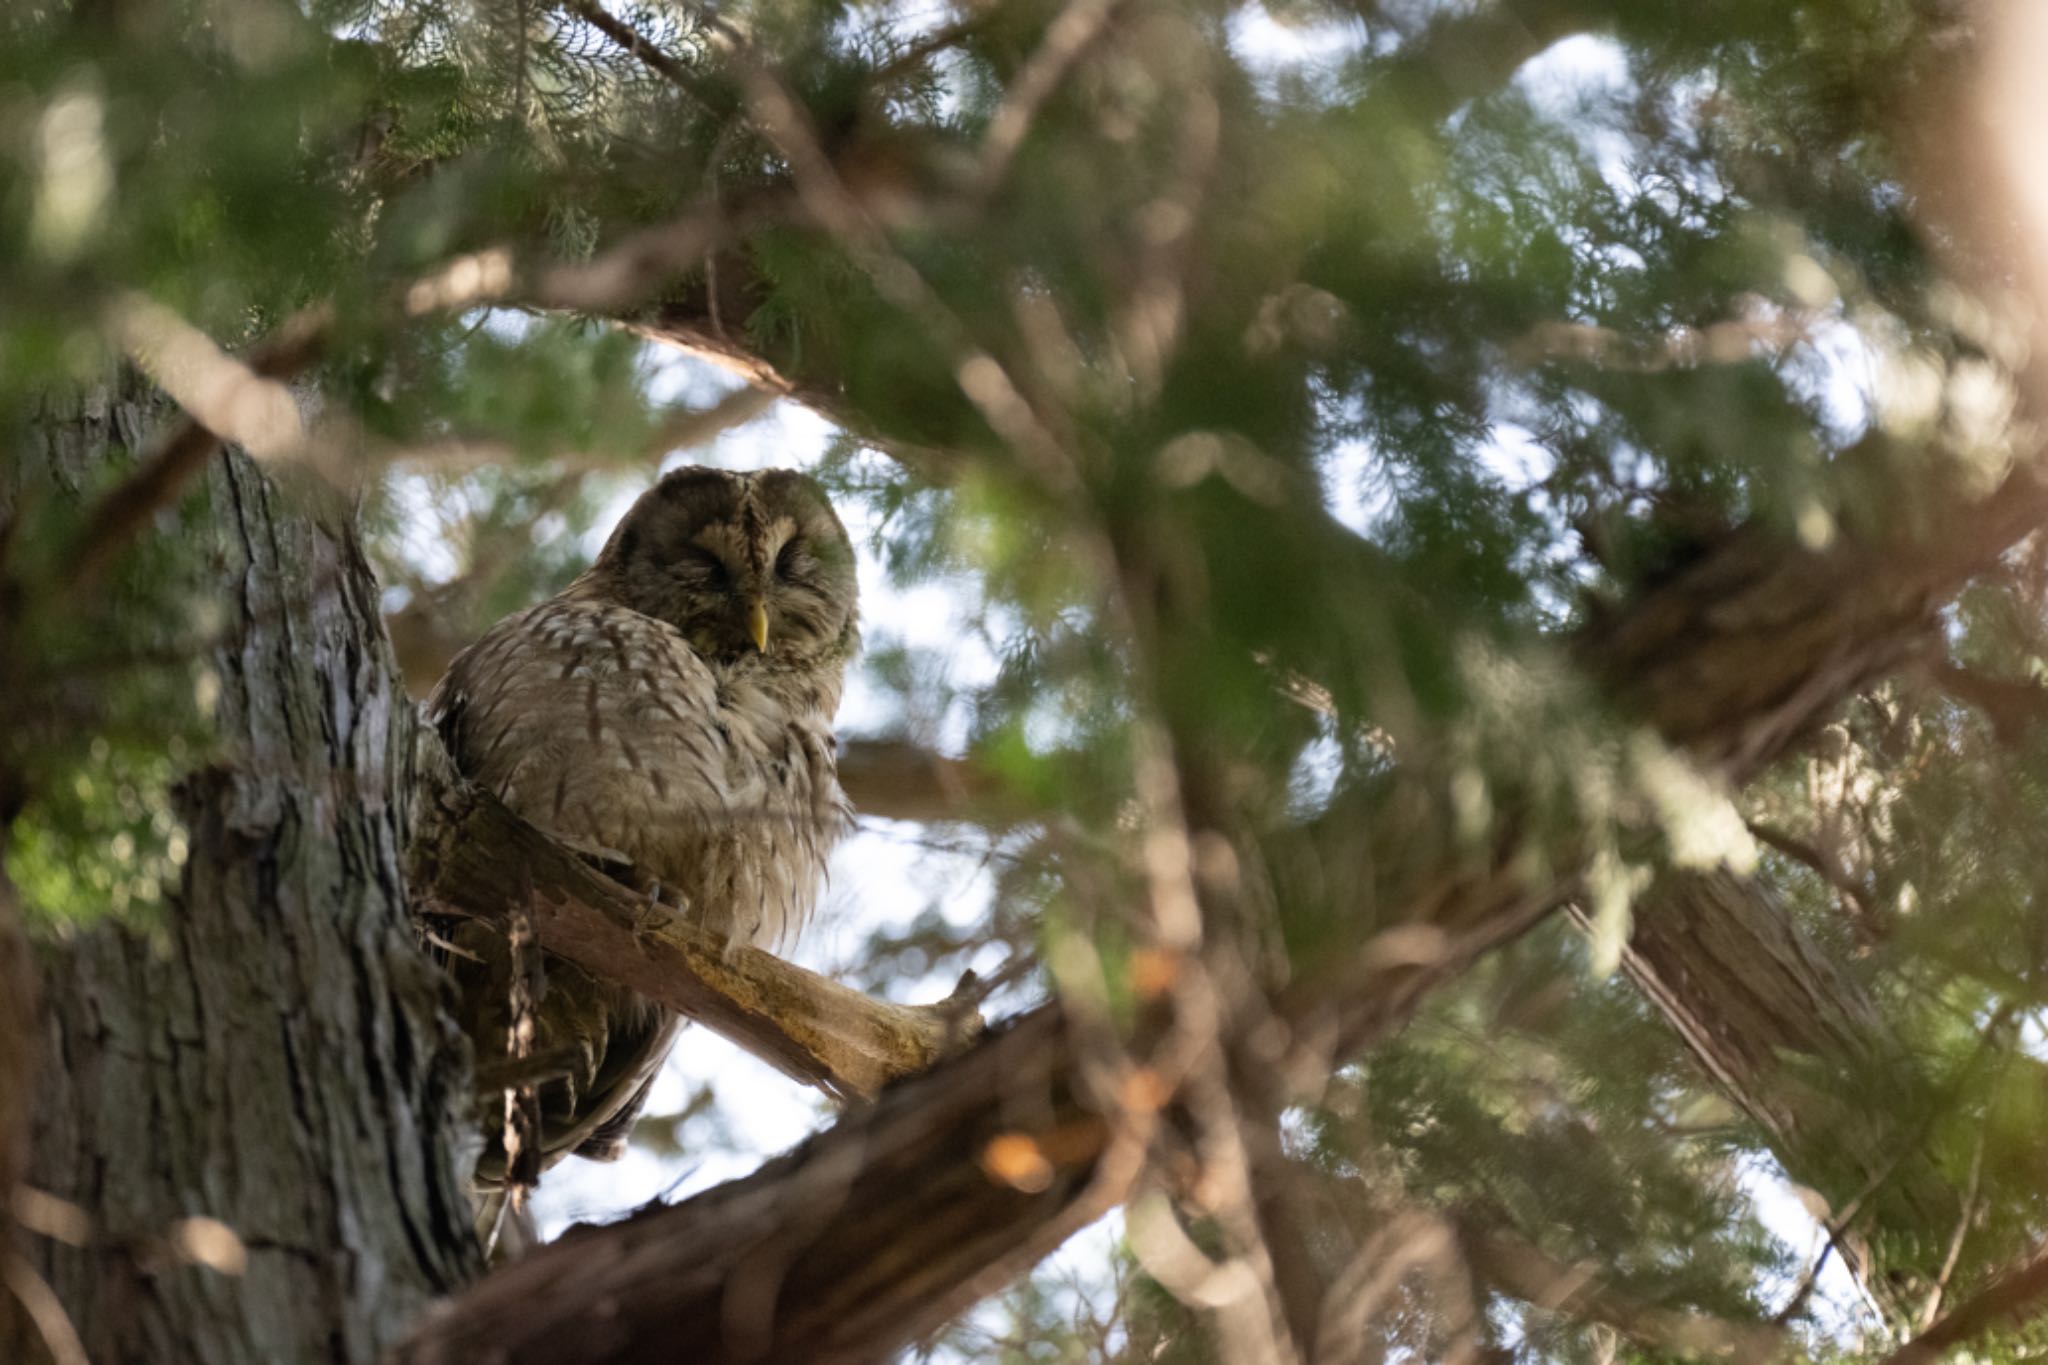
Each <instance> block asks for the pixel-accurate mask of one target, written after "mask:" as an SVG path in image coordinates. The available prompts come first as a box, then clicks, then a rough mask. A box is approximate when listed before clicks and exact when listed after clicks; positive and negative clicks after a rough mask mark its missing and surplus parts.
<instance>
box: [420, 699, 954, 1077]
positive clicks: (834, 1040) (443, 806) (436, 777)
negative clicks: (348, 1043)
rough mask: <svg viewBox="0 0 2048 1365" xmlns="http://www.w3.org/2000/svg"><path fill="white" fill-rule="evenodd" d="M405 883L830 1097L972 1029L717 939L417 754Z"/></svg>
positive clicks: (445, 766) (442, 761)
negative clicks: (526, 930) (528, 929)
mask: <svg viewBox="0 0 2048 1365" xmlns="http://www.w3.org/2000/svg"><path fill="white" fill-rule="evenodd" d="M418 762H419V767H420V774H421V778H420V782H421V785H420V789H419V792H420V794H419V797H418V801H419V806H418V810H417V819H418V826H417V832H416V834H415V836H414V841H413V849H412V860H411V867H410V874H409V875H410V883H411V885H412V887H413V890H414V893H415V894H416V895H418V896H420V897H422V898H424V899H425V900H426V901H427V902H429V908H431V909H432V910H435V911H440V912H444V913H451V914H460V915H469V916H474V917H476V918H479V919H485V920H489V921H491V922H493V923H497V924H500V925H502V924H504V923H506V921H507V917H508V916H509V915H510V913H511V912H513V911H515V910H519V909H522V908H523V909H524V911H525V913H526V915H527V917H528V918H529V920H530V921H531V923H532V927H533V932H534V934H535V936H536V938H537V939H538V941H539V942H540V944H541V946H542V947H544V948H546V949H547V950H548V951H549V952H552V953H557V954H560V955H561V956H563V957H565V958H568V959H569V960H570V961H572V962H575V963H577V964H579V965H581V966H583V967H585V968H588V969H589V970H591V971H593V972H598V973H601V974H602V975H604V976H606V977H608V978H609V979H611V980H614V981H618V982H620V983H622V984H624V985H627V986H630V987H632V988H633V989H634V990H636V991H638V992H639V993H640V994H642V995H644V996H646V997H647V998H648V999H650V1000H656V1001H659V1002H660V1003H662V1004H664V1005H667V1006H669V1007H670V1008H671V1009H675V1010H678V1011H680V1012H681V1013H683V1014H685V1015H687V1016H689V1017H690V1018H692V1019H694V1020H696V1021H697V1022H698V1023H701V1024H703V1025H704V1026H705V1027H706V1028H709V1029H712V1030H713V1031H715V1032H717V1033H719V1034H721V1035H723V1036H724V1037H726V1038H729V1039H731V1040H732V1041H733V1042H735V1043H738V1044H739V1045H740V1046H741V1047H744V1048H745V1049H747V1051H749V1052H751V1053H753V1054H754V1055H755V1056H757V1057H759V1058H761V1059H762V1060H763V1061H765V1062H767V1063H769V1064H770V1065H771V1066H774V1067H776V1068H777V1069H778V1070H780V1071H782V1072H783V1073H785V1074H786V1075H789V1076H792V1077H794V1078H796V1079H797V1080H800V1081H803V1082H804V1083H806V1084H808V1085H815V1086H817V1087H818V1088H820V1089H821V1090H824V1091H825V1092H827V1093H828V1094H831V1095H833V1096H835V1097H837V1098H840V1099H867V1098H872V1097H873V1096H874V1095H875V1094H876V1093H877V1092H879V1091H880V1090H881V1088H882V1087H883V1086H884V1085H885V1084H887V1083H888V1082H889V1081H891V1080H893V1079H895V1078H897V1077H899V1076H904V1075H908V1074H910V1073H912V1072H915V1071H921V1070H923V1069H925V1068H926V1067H928V1066H930V1065H931V1064H932V1063H933V1062H934V1061H936V1060H937V1059H938V1058H939V1057H941V1056H942V1055H944V1054H945V1053H947V1052H948V1051H953V1050H956V1049H957V1046H958V1045H959V1044H960V1043H962V1042H964V1041H965V1040H966V1039H968V1038H970V1037H972V1036H973V1035H974V1034H975V1033H977V1032H979V1030H980V1027H981V1020H980V1016H979V1015H978V1014H976V1013H975V1012H974V1011H973V1009H972V1008H971V1007H970V1006H963V1005H958V1004H955V1003H952V1002H942V1003H940V1004H937V1005H924V1006H907V1005H893V1004H890V1003H888V1002H886V1001H881V1000H876V999H873V998H872V997H870V996H867V995H864V994H862V993H861V992H859V991H856V990H853V989H851V988H850V987H847V986H842V985H840V984H839V983H838V982H836V981H832V980H830V979H829V978H826V977H822V976H819V975H818V974H817V973H816V972H810V971H806V970H805V969H803V968H802V967H798V966H796V965H794V964H793V963H789V962H784V961H783V960H782V959H780V958H778V957H776V956H775V955H774V954H772V953H766V952H763V951H762V950H760V949H758V948H754V947H750V946H743V945H732V946H729V945H727V944H726V943H725V942H724V941H723V940H721V939H720V938H718V937H717V936H716V935H714V934H712V933H710V932H709V931H707V930H705V929H703V928H701V927H699V926H698V925H695V924H692V923H691V922H689V921H688V920H686V919H684V918H682V917H681V916H680V915H678V914H676V913H675V912H673V911H672V910H670V909H668V908H667V907H665V906H662V905H658V904H653V903H650V902H649V901H647V900H646V899H645V898H643V897H641V896H639V895H636V894H635V893H633V892H631V891H628V890H627V889H626V888H625V887H623V886H621V885H619V884H618V883H617V882H614V881H612V880H611V879H610V878H608V877H605V876H604V875H602V874H601V873H599V872H597V871H595V870H594V869H592V868H591V867H590V866H589V865H588V864H587V863H585V862H584V861H583V860H582V859H581V858H579V857H577V856H576V855H575V854H573V853H571V852H570V851H569V850H567V849H565V848H563V847H562V846H561V845H559V844H557V843H555V842H554V841H553V840H552V839H550V838H548V837H547V835H545V834H543V833H541V832H540V831H539V830H537V829H535V828H534V827H533V826H532V825H529V824H527V823H526V822H525V821H524V820H521V819H520V818H519V817H518V816H517V815H514V814H513V813H512V812H511V810H509V809H508V808H507V807H506V806H505V805H504V803H503V802H501V801H499V800H497V799H496V798H495V797H493V796H491V795H490V794H489V793H488V792H485V791H483V790H482V789H480V788H478V787H476V786H474V785H473V784H471V783H469V782H466V781H464V780H463V779H462V778H461V777H459V776H458V775H456V774H455V772H454V771H453V767H452V765H450V764H449V762H448V758H447V753H446V751H445V750H444V749H442V748H441V746H440V743H439V740H438V739H437V738H436V737H434V736H433V735H432V734H431V733H430V732H427V731H422V732H421V736H420V748H419V759H418Z"/></svg>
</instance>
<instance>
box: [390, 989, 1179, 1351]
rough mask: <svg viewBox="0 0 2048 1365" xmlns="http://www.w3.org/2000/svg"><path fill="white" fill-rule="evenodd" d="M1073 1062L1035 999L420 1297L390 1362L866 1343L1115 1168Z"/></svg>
mask: <svg viewBox="0 0 2048 1365" xmlns="http://www.w3.org/2000/svg"><path fill="white" fill-rule="evenodd" d="M1073 1063H1074V1048H1073V1042H1072V1039H1071V1036H1070V1034H1069V1031H1068V1028H1067V1024H1066V1021H1065V1018H1064V1016H1063V1015H1062V1013H1061V1011H1060V1010H1059V1008H1058V1007H1057V1006H1047V1007H1043V1008H1041V1009H1039V1010H1037V1011H1034V1012H1033V1013H1031V1014H1029V1015H1027V1016H1025V1017H1024V1018H1022V1019H1020V1020H1018V1021H1017V1022H1015V1023H1014V1024H1012V1025H1010V1026H1008V1027H1007V1028H1004V1029H1002V1030H1001V1031H999V1032H998V1033H997V1034H995V1035H994V1036H992V1037H990V1038H988V1039H987V1040H985V1041H984V1042H983V1043H981V1044H980V1045H979V1046H977V1047H976V1048H974V1049H973V1050H972V1051H971V1052H969V1053H967V1054H965V1055H963V1056H960V1057H957V1058H954V1059H953V1060H951V1061H948V1062H945V1063H942V1064H941V1065H940V1066H938V1067H937V1068H935V1069H933V1070H932V1071H930V1072H928V1073H926V1074H924V1075H922V1076H918V1077H915V1078H912V1079H910V1080H907V1081H905V1082H903V1083H901V1084H899V1085H897V1086H894V1087H891V1088H890V1089H889V1090H888V1091H886V1092H885V1093H884V1094H883V1095H882V1097H881V1099H880V1100H879V1101H878V1102H877V1103H876V1104H874V1105H873V1106H871V1107H865V1108H861V1109H857V1110H854V1111H852V1112H851V1113H849V1114H848V1115H847V1116H846V1117H845V1118H843V1119H841V1120H840V1122H839V1123H838V1124H836V1125H835V1126H834V1127H833V1128H832V1129H830V1130H828V1131H827V1132H825V1133H822V1134H820V1135H818V1136H817V1137H815V1138H813V1139H811V1141H809V1142H808V1143H806V1144H805V1145H804V1146H802V1147H800V1148H798V1149H797V1150H796V1151H795V1152H792V1153H791V1154H789V1155H788V1156H786V1157H782V1158H780V1159H779V1160H776V1161H773V1162H770V1163H769V1164H768V1165H766V1166H764V1167H762V1168H761V1170H759V1171H757V1172H756V1173H755V1174H753V1175H751V1176H748V1177H747V1178H745V1179H743V1180H737V1181H733V1182H731V1183H729V1184H726V1185H721V1186H719V1187H717V1188H716V1189H713V1190H710V1191H708V1192H706V1193H704V1194H701V1195H698V1196H696V1197H695V1198H693V1199H689V1200H686V1201H684V1202H683V1203H680V1204H677V1205H674V1206H671V1207H668V1208H658V1209H649V1210H646V1211H644V1212H642V1213H640V1214H639V1215H637V1216H635V1217H634V1218H632V1219H630V1220H628V1221H626V1222H624V1223H619V1224H614V1225H612V1226H610V1227H606V1228H595V1229H573V1230H571V1231H570V1232H569V1233H568V1234H566V1235H565V1236H563V1237H562V1238H561V1239H560V1240H559V1241H557V1242H554V1243H552V1244H550V1245H548V1246H546V1247H543V1248H541V1249H540V1250H539V1251H537V1252H535V1253H534V1254H533V1255H531V1256H529V1257H527V1258H526V1259H524V1260H521V1261H519V1262H517V1263H515V1264H513V1265H511V1266H509V1267H507V1268H506V1269H504V1270H501V1271H499V1272H498V1273H496V1274H494V1275H492V1276H490V1277H489V1278H488V1279H486V1280H485V1281H484V1282H483V1283H481V1284H479V1285H478V1286H476V1287H475V1288H474V1289H472V1290H471V1291H469V1292H468V1293H466V1294H464V1295H462V1296H460V1297H459V1298H457V1299H456V1300H455V1301H454V1302H453V1303H451V1304H449V1305H447V1306H446V1307H445V1308H444V1309H443V1310H441V1311H439V1312H437V1313H435V1314H434V1315H432V1316H430V1317H429V1318H428V1319H427V1320H426V1321H424V1322H423V1323H421V1325H420V1328H419V1330H418V1331H417V1332H416V1333H415V1334H414V1335H413V1337H412V1338H411V1339H410V1340H409V1341H407V1342H405V1343H404V1344H403V1345H401V1346H400V1347H399V1348H398V1349H397V1350H396V1351H394V1352H393V1353H392V1355H391V1357H390V1362H391V1365H454V1362H467V1361H471V1360H475V1359H478V1358H480V1357H481V1356H482V1355H484V1354H488V1355H489V1356H490V1357H491V1358H493V1359H496V1360H500V1361H503V1362H505V1365H526V1363H527V1362H534V1363H535V1365H538V1362H543V1361H546V1362H564V1363H565V1365H566V1363H568V1362H598V1361H604V1362H620V1363H621V1365H623V1362H630V1361H647V1362H654V1361H673V1360H689V1361H693V1362H703V1363H704V1365H715V1363H716V1362H726V1361H735V1362H736V1361H747V1360H755V1361H762V1360H790V1361H795V1360H802V1361H808V1362H816V1363H817V1365H849V1363H850V1362H863V1361H874V1360H879V1359H881V1358H883V1357H884V1356H886V1354H887V1353H888V1352H889V1350H890V1349H892V1348H893V1347H894V1346H895V1345H897V1344H900V1343H901V1342H904V1341H909V1340H914V1339H915V1338H916V1337H917V1336H919V1335H920V1334H922V1333H924V1332H926V1331H929V1330H930V1329H932V1328H934V1327H936V1326H938V1325H939V1324H940V1323H942V1322H944V1321H945V1320H946V1319H947V1318H948V1317H950V1316H952V1315H953V1314H954V1313H956V1312H958V1311H960V1310H962V1309H964V1308H965V1307H967V1306H968V1305H969V1304H971V1303H973V1302H974V1301H975V1300H976V1299H978V1298H980V1297H982V1296H983V1295H985V1294H987V1293H990V1292H993V1291H994V1290H995V1289H997V1288H999V1287H1001V1285H1002V1284H1004V1283H1006V1282H1007V1281H1008V1280H1009V1279H1010V1278H1012V1277H1013V1276H1014V1275H1015V1274H1017V1273H1020V1272H1021V1271H1022V1270H1024V1269H1026V1268H1028V1266H1029V1265H1031V1264H1033V1263H1035V1262H1036V1261H1037V1260H1038V1259H1040V1258H1041V1257H1042V1256H1044V1255H1045V1254H1046V1253H1048V1252H1050V1251H1051V1250H1052V1249H1053V1248H1054V1247H1055V1246H1057V1245H1058V1244H1059V1243H1060V1242H1061V1241H1063V1240H1065V1238H1066V1237H1067V1236H1069V1235H1070V1234H1072V1233H1073V1232H1075V1231H1076V1230H1078V1229H1079V1228H1081V1227H1083V1226H1085V1225H1086V1224H1088V1223H1089V1222H1092V1221H1093V1220H1094V1219H1096V1218H1097V1217H1100V1216H1101V1215H1102V1214H1103V1213H1105V1212H1107V1211H1108V1210H1109V1209H1110V1208H1112V1207H1114V1206H1115V1205H1116V1204H1117V1203H1118V1202H1119V1201H1121V1200H1122V1198H1123V1197H1124V1195H1125V1194H1126V1192H1127V1191H1128V1190H1129V1188H1130V1187H1131V1183H1132V1181H1133V1179H1134V1177H1135V1175H1136V1173H1137V1170H1138V1168H1139V1164H1140V1163H1139V1161H1138V1160H1137V1158H1136V1154H1134V1153H1131V1152H1128V1151H1124V1152H1122V1153H1120V1154H1119V1157H1118V1159H1117V1160H1115V1161H1111V1162H1105V1161H1104V1160H1103V1158H1104V1156H1105V1153H1108V1152H1110V1151H1111V1149H1112V1146H1113V1144H1112V1140H1111V1137H1110V1132H1109V1128H1108V1126H1107V1125H1106V1124H1104V1123H1103V1122H1102V1120H1101V1119H1099V1118H1098V1117H1096V1115H1095V1111H1094V1109H1093V1108H1092V1107H1091V1106H1090V1105H1088V1104H1085V1103H1083V1102H1082V1100H1081V1098H1080V1096H1079V1095H1078V1094H1077V1092H1076V1089H1075V1080H1076V1072H1075V1068H1074V1065H1073ZM1018 1153H1022V1155H1021V1156H1018V1155H1014V1154H1018ZM1033 1157H1035V1158H1036V1160H1035V1161H1034V1160H1031V1159H1030V1158H1033Z"/></svg>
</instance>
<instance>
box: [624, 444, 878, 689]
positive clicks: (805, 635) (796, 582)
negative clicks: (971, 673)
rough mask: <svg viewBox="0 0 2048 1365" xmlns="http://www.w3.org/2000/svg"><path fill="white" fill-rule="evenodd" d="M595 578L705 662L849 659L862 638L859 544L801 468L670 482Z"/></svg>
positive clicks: (655, 493) (683, 475) (697, 470)
mask: <svg viewBox="0 0 2048 1365" xmlns="http://www.w3.org/2000/svg"><path fill="white" fill-rule="evenodd" d="M590 576H591V577H592V578H593V579H594V580H596V581H597V582H598V583H600V584H601V585H602V586H603V587H604V588H605V589H606V591H607V592H608V593H609V594H610V595H611V596H612V597H613V598H614V599H616V600H617V601H619V602H621V603H623V604H624V605H626V606H628V607H631V608H632V609H633V610H635V611H637V612H640V613H642V614H644V615H647V616H652V617H655V618H657V619H659V620H663V621H666V622H668V623H669V624H670V625H672V626H674V627H675V628H676V629H677V630H680V631H681V632H682V633H683V635H684V637H685V638H686V639H688V640H689V642H690V643H691V644H692V645H693V646H695V647H696V649H697V652H698V653H699V654H702V655H703V656H704V657H706V658H708V659H713V660H733V659H738V658H743V657H746V656H748V655H753V654H757V653H758V654H760V655H763V656H765V657H766V658H767V660H769V661H770V662H777V661H786V662H789V663H792V664H809V663H813V662H819V661H823V660H826V659H830V658H834V657H836V658H839V659H844V658H845V657H846V656H848V655H850V654H851V653H852V652H853V649H854V646H855V644H856V643H857V640H858V636H857V634H856V610H857V606H858V587H857V584H856V582H855V578H854V563H853V546H852V544H851V543H850V542H849V541H848V540H847V538H846V528H845V527H844V526H842V525H840V524H839V517H838V515H837V514H836V513H834V512H833V510H832V504H831V503H830V502H829V501H828V500H827V499H826V497H825V490H824V489H822V488H820V487H819V486H818V484H817V482H816V481H815V480H813V479H811V478H809V477H807V476H805V475H802V474H799V473H797V472H795V471H794V470H789V469H764V470H761V471H760V472H758V473H752V474H736V473H730V472H728V471H726V470H722V469H706V468H703V467H701V466H694V465H693V466H690V467H687V468H683V469H678V470H675V471H673V472H671V473H669V474H667V475H665V476H664V477H663V478H662V480H661V482H659V483H657V484H655V485H654V487H652V488H650V489H648V490H647V491H646V492H645V493H643V494H641V495H640V500H639V501H638V502H636V503H634V504H633V506H632V509H631V510H630V511H628V512H627V513H626V515H625V517H624V518H623V519H622V520H621V521H620V522H619V524H618V527H617V528H616V529H615V530H614V531H613V532H612V536H611V539H610V540H608V541H606V542H605V547H604V549H603V551H602V552H600V553H599V555H598V557H597V562H596V563H595V564H593V565H591V567H590Z"/></svg>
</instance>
